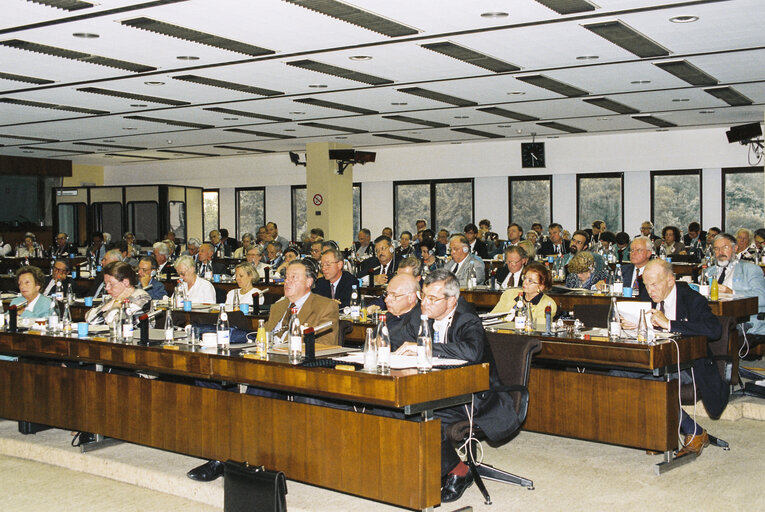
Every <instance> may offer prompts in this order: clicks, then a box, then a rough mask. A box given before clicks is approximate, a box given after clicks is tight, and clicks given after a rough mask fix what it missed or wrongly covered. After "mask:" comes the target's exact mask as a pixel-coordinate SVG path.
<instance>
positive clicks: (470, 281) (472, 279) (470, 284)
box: [467, 261, 478, 290]
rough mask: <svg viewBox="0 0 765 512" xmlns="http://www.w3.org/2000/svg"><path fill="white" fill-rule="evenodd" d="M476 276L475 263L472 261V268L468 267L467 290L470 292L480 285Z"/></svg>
mask: <svg viewBox="0 0 765 512" xmlns="http://www.w3.org/2000/svg"><path fill="white" fill-rule="evenodd" d="M476 281H477V278H476V274H475V262H474V261H471V262H470V266H469V267H468V274H467V288H468V290H472V289H474V288H475V287H476V284H478V283H477V282H476Z"/></svg>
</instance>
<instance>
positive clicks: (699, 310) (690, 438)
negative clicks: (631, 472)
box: [640, 260, 730, 457]
mask: <svg viewBox="0 0 765 512" xmlns="http://www.w3.org/2000/svg"><path fill="white" fill-rule="evenodd" d="M643 282H644V284H645V293H643V294H641V297H640V298H641V299H643V300H650V301H651V304H652V305H653V309H652V311H651V323H652V324H653V325H654V326H655V327H661V328H662V329H665V330H667V331H671V332H679V333H680V334H683V335H688V336H704V337H706V338H707V341H714V340H717V339H718V338H720V336H721V335H722V326H721V324H720V320H719V319H718V318H717V317H716V316H715V315H714V314H713V313H712V310H711V309H709V304H708V303H707V300H706V299H705V298H704V297H703V296H702V295H700V294H699V293H697V292H695V291H693V290H691V289H690V287H688V285H687V284H685V283H682V282H677V283H676V282H675V276H674V274H673V273H672V264H670V263H667V262H666V261H662V260H652V261H649V262H648V264H646V266H645V270H644V272H643ZM709 361H711V360H707V359H699V360H696V361H695V362H694V364H693V370H694V372H693V376H694V378H695V379H696V382H697V384H698V387H699V389H701V390H702V392H701V398H702V400H703V401H704V405H705V407H707V409H709V408H710V405H711V406H713V407H714V408H715V409H719V410H722V408H724V406H725V403H727V401H728V397H729V393H730V388H729V387H728V386H727V385H726V384H725V383H724V382H722V379H721V378H720V375H719V373H718V370H717V366H716V365H715V364H709ZM686 372H687V371H686ZM680 378H681V379H682V378H683V375H682V374H681V375H680ZM721 384H722V385H721ZM726 392H727V393H726ZM680 412H681V415H680V432H681V433H683V434H685V442H684V443H683V448H682V449H681V450H680V451H679V452H678V453H677V456H678V457H681V456H683V455H688V454H696V455H700V454H701V451H702V450H703V449H704V448H705V447H706V446H708V445H709V436H708V435H707V433H706V431H705V430H704V429H703V428H701V427H700V426H699V425H697V424H696V422H695V421H693V419H692V418H691V417H690V416H688V414H687V413H686V412H685V411H683V410H682V409H681V411H680Z"/></svg>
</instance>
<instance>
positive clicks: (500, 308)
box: [491, 263, 558, 326]
mask: <svg viewBox="0 0 765 512" xmlns="http://www.w3.org/2000/svg"><path fill="white" fill-rule="evenodd" d="M550 287H552V275H551V274H550V269H548V268H547V267H546V266H545V265H543V264H541V263H529V264H528V265H527V266H526V272H525V274H524V276H523V285H522V288H510V289H508V290H505V291H504V292H503V293H502V296H501V297H500V298H499V302H497V305H496V306H494V309H492V310H491V312H492V313H509V312H510V310H511V309H513V307H515V302H516V300H517V299H518V296H519V295H520V296H521V297H522V298H523V300H525V301H526V302H530V303H531V313H532V315H533V318H534V323H535V324H537V325H539V324H541V325H543V326H544V323H545V309H546V308H547V306H550V309H551V313H552V317H553V318H555V313H556V312H557V311H558V305H557V304H556V303H555V301H554V300H552V299H551V298H550V297H548V296H547V295H545V294H544V292H546V291H547V290H549V289H550Z"/></svg>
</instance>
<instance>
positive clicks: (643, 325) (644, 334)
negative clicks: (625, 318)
mask: <svg viewBox="0 0 765 512" xmlns="http://www.w3.org/2000/svg"><path fill="white" fill-rule="evenodd" d="M637 340H638V343H648V323H647V322H646V320H645V309H641V310H640V320H638V326H637Z"/></svg>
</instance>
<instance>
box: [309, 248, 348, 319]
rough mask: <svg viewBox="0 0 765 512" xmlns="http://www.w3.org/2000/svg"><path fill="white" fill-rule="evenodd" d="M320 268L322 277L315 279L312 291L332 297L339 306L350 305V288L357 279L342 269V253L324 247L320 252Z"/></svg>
mask: <svg viewBox="0 0 765 512" xmlns="http://www.w3.org/2000/svg"><path fill="white" fill-rule="evenodd" d="M321 270H322V272H323V273H324V277H322V278H319V279H317V280H316V286H315V287H314V290H313V291H314V293H315V294H317V295H321V296H322V297H327V298H329V299H334V300H336V301H337V302H338V304H339V305H340V307H341V308H344V307H348V306H350V305H351V290H352V287H353V285H354V284H355V285H358V282H359V281H358V279H356V278H355V277H353V274H351V273H350V272H348V271H345V270H343V254H342V253H341V252H340V251H338V250H337V249H326V250H325V251H324V252H323V253H322V254H321Z"/></svg>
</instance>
